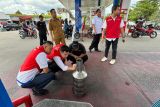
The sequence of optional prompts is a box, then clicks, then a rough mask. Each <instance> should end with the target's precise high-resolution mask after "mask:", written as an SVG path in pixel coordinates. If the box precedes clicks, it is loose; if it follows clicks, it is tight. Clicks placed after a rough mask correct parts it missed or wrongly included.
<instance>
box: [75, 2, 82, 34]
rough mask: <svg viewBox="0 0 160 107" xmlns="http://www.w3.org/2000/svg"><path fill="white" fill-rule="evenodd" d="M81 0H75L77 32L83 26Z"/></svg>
mask: <svg viewBox="0 0 160 107" xmlns="http://www.w3.org/2000/svg"><path fill="white" fill-rule="evenodd" d="M80 7H81V0H75V27H76V32H79V30H80V29H81V26H82V16H81V10H80Z"/></svg>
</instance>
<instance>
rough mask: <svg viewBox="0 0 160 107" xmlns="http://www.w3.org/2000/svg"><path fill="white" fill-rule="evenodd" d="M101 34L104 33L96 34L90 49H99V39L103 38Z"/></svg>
mask: <svg viewBox="0 0 160 107" xmlns="http://www.w3.org/2000/svg"><path fill="white" fill-rule="evenodd" d="M101 35H102V34H95V35H94V37H93V41H92V43H91V46H90V47H89V49H93V48H94V49H95V50H96V51H97V50H98V44H99V41H100V39H101Z"/></svg>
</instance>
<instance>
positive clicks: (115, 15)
mask: <svg viewBox="0 0 160 107" xmlns="http://www.w3.org/2000/svg"><path fill="white" fill-rule="evenodd" d="M119 13H120V7H119V6H113V7H112V14H111V16H108V17H107V18H106V20H105V21H104V23H103V25H102V28H103V32H102V39H104V38H105V39H106V49H105V55H104V57H103V58H102V59H101V61H102V62H104V61H107V59H108V52H109V48H110V45H111V44H112V60H111V61H110V64H115V62H116V55H117V45H118V40H119V37H120V34H121V35H122V41H123V42H125V39H124V38H125V34H124V28H123V27H124V22H123V20H122V18H121V17H120V16H119Z"/></svg>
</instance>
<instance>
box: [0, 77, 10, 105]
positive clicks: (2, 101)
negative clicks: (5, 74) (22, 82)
mask: <svg viewBox="0 0 160 107" xmlns="http://www.w3.org/2000/svg"><path fill="white" fill-rule="evenodd" d="M0 107H13V104H12V102H11V99H10V98H9V96H8V93H7V91H6V89H5V87H4V86H3V83H2V81H1V79H0Z"/></svg>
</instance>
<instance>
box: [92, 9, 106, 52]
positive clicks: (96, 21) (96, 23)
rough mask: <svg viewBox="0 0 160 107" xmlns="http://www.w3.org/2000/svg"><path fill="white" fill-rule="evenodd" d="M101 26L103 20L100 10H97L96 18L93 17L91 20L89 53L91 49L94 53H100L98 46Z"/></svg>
mask: <svg viewBox="0 0 160 107" xmlns="http://www.w3.org/2000/svg"><path fill="white" fill-rule="evenodd" d="M102 24H103V20H102V18H101V10H100V9H97V10H96V16H94V18H93V20H92V28H93V34H94V37H93V41H92V43H91V46H90V47H89V51H90V52H92V49H93V48H94V49H95V51H97V52H101V51H100V50H99V49H98V44H99V41H100V38H101V35H102Z"/></svg>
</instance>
